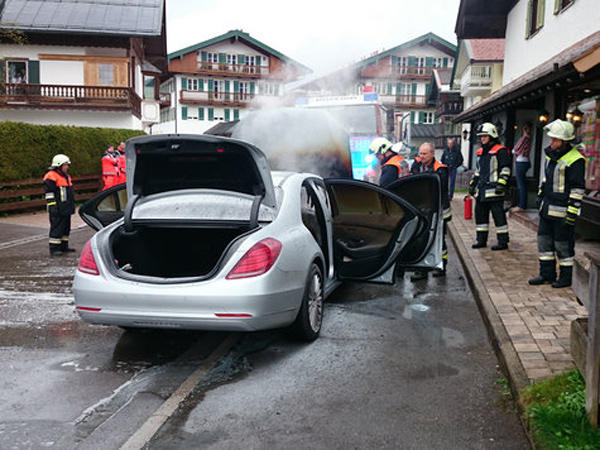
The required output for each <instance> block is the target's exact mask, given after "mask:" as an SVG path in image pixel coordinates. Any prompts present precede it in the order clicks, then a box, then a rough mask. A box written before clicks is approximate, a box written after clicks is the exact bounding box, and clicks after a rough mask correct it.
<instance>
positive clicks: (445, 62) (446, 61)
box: [443, 58, 448, 67]
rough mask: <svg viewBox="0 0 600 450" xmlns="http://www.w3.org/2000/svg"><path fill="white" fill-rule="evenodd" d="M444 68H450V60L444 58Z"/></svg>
mask: <svg viewBox="0 0 600 450" xmlns="http://www.w3.org/2000/svg"><path fill="white" fill-rule="evenodd" d="M443 65H444V67H448V58H444V64H443Z"/></svg>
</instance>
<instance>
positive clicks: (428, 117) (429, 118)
mask: <svg viewBox="0 0 600 450" xmlns="http://www.w3.org/2000/svg"><path fill="white" fill-rule="evenodd" d="M434 122H435V113H433V112H429V111H425V112H424V113H423V123H434Z"/></svg>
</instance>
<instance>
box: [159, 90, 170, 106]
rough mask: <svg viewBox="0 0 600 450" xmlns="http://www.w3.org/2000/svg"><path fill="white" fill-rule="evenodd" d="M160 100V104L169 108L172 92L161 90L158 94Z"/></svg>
mask: <svg viewBox="0 0 600 450" xmlns="http://www.w3.org/2000/svg"><path fill="white" fill-rule="evenodd" d="M158 102H159V103H160V106H162V107H165V108H168V107H169V106H171V94H170V93H168V92H160V93H159V94H158Z"/></svg>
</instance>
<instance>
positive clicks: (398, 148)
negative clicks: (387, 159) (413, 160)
mask: <svg viewBox="0 0 600 450" xmlns="http://www.w3.org/2000/svg"><path fill="white" fill-rule="evenodd" d="M390 150H391V151H393V152H394V153H396V154H398V155H400V156H408V155H410V152H411V148H410V147H409V146H408V145H406V144H405V143H404V142H402V141H400V142H396V143H395V144H394V145H392V148H390Z"/></svg>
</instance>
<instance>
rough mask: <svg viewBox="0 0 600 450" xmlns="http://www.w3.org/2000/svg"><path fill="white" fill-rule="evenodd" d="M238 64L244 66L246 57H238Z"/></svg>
mask: <svg viewBox="0 0 600 450" xmlns="http://www.w3.org/2000/svg"><path fill="white" fill-rule="evenodd" d="M238 64H246V55H238Z"/></svg>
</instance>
